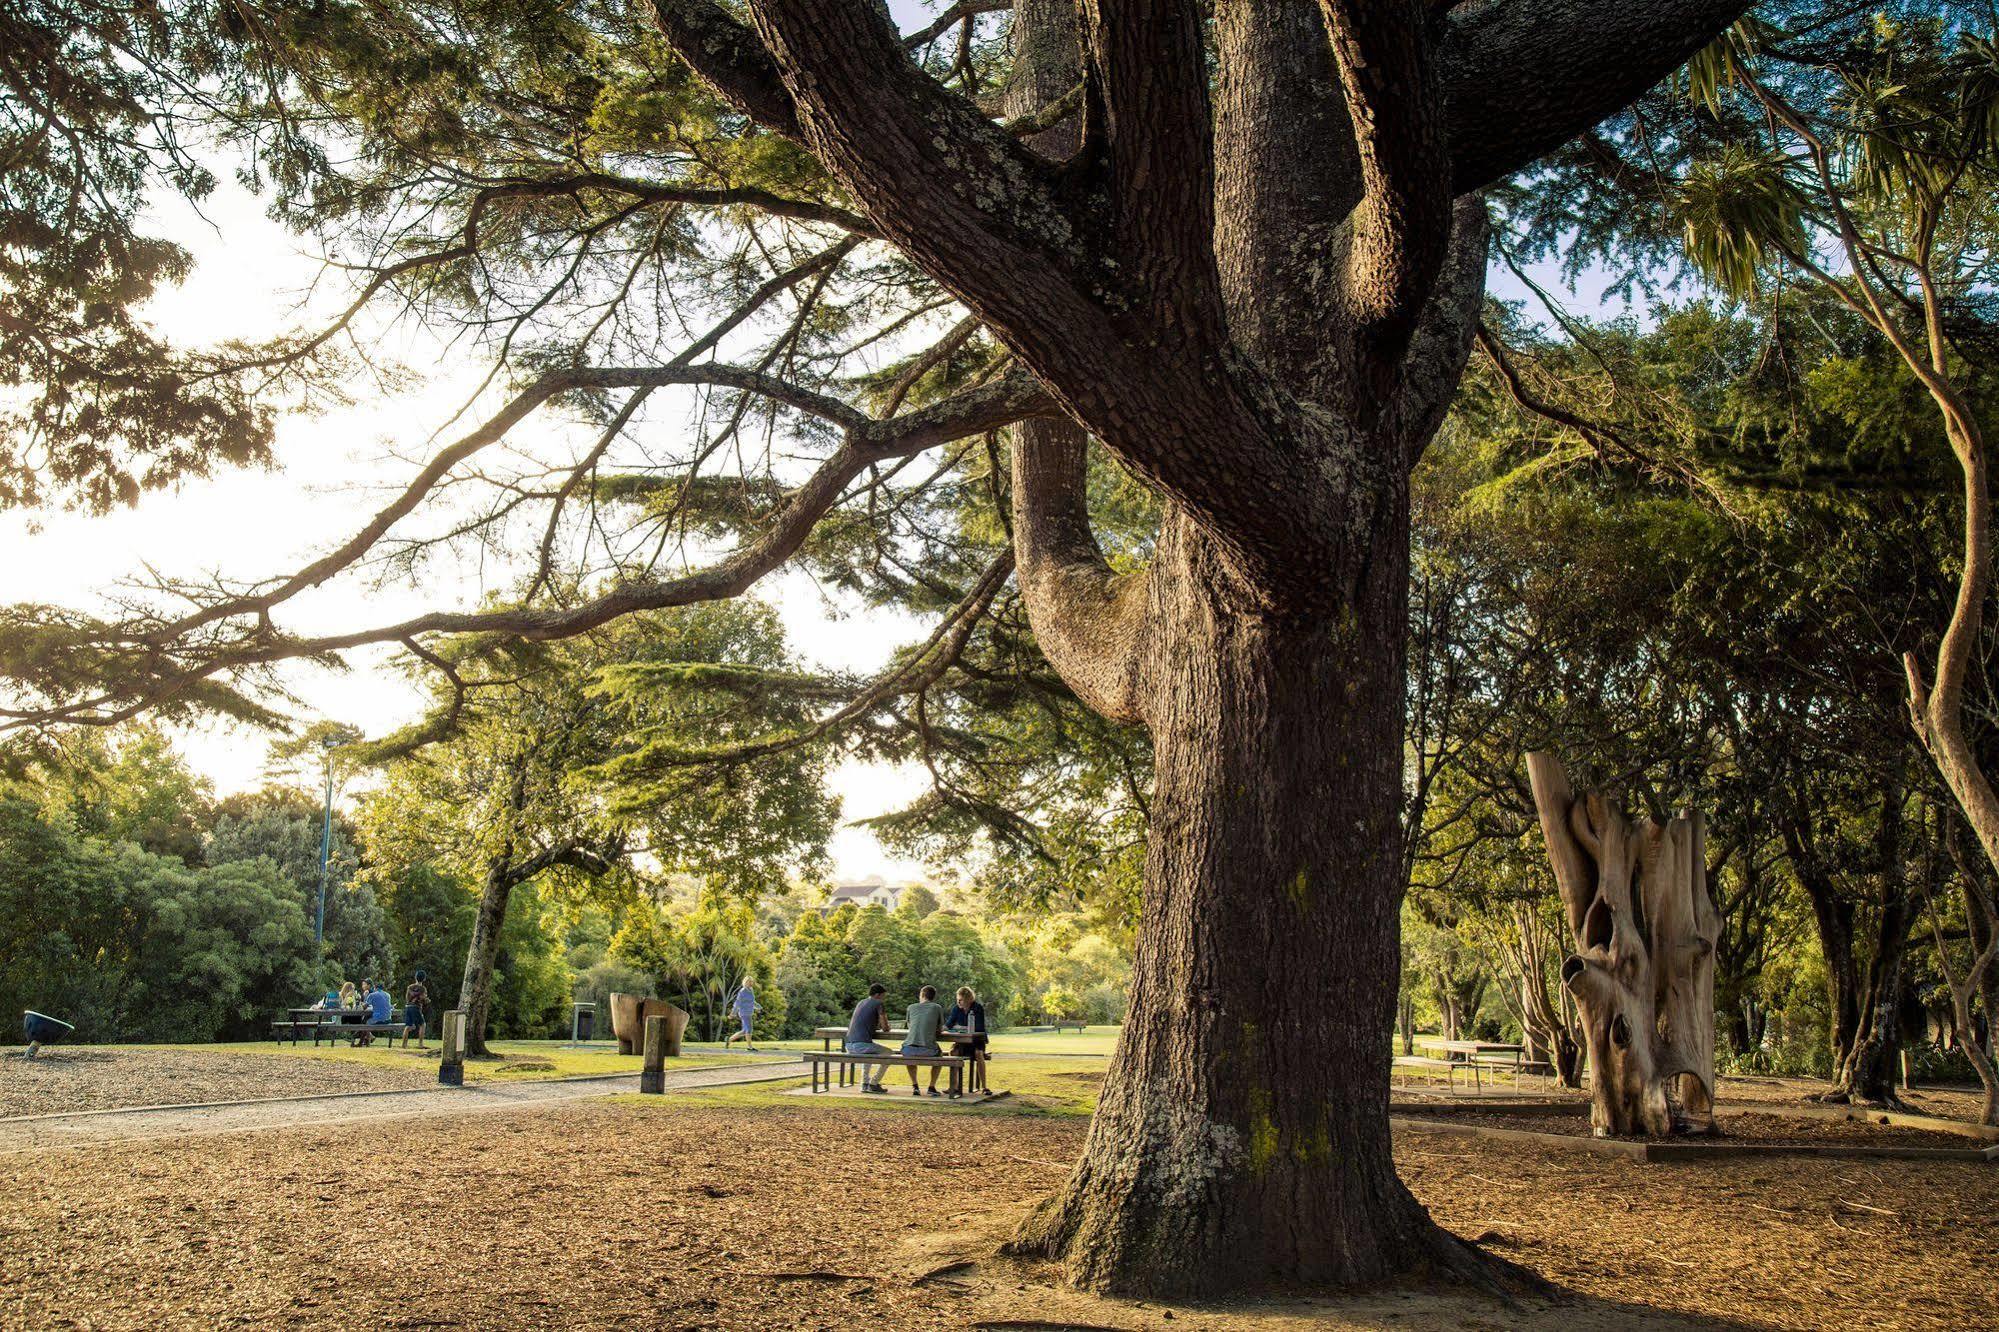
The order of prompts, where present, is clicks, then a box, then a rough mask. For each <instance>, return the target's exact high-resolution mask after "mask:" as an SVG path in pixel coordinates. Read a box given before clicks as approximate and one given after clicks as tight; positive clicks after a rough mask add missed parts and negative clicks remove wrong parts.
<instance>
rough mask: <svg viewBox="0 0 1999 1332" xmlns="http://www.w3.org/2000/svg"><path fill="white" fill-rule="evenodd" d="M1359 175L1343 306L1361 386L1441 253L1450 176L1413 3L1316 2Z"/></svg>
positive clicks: (1395, 355)
mask: <svg viewBox="0 0 1999 1332" xmlns="http://www.w3.org/2000/svg"><path fill="white" fill-rule="evenodd" d="M1321 6H1322V8H1323V9H1324V10H1325V15H1326V26H1327V28H1328V30H1329V31H1330V32H1331V33H1332V37H1333V54H1334V57H1335V61H1336V63H1337V64H1338V66H1339V71H1340V81H1341V84H1342V86H1343V87H1344V89H1345V91H1346V102H1347V115H1348V118H1349V119H1350V121H1351V122H1352V127H1353V137H1354V147H1355V149H1356V153H1357V158H1358V164H1359V171H1360V187H1361V194H1360V200H1359V202H1358V203H1357V204H1356V205H1355V212H1354V216H1353V238H1352V241H1351V244H1350V246H1349V249H1348V251H1347V260H1346V269H1347V273H1346V284H1345V287H1346V306H1347V309H1348V311H1349V312H1350V314H1351V316H1352V318H1353V321H1354V326H1355V327H1354V333H1355V336H1356V338H1357V339H1358V341H1359V347H1358V353H1359V368H1360V370H1361V371H1362V373H1363V376H1364V382H1370V383H1372V384H1373V385H1375V386H1377V387H1379V388H1383V389H1385V388H1389V387H1391V386H1392V384H1393V380H1394V372H1395V371H1396V369H1397V368H1398V367H1399V365H1400V363H1401V360H1402V354H1403V353H1404V352H1405V351H1406V350H1407V349H1408V346H1409V339H1410V338H1411V337H1413V336H1414V334H1415V331H1416V321H1417V319H1418V317H1419V316H1420V314H1421V312H1422V309H1423V306H1424V304H1425V302H1427V301H1428V299H1429V295H1430V287H1431V285H1432V283H1434V282H1435V280H1436V276H1437V272H1438V270H1439V269H1440V268H1441V267H1442V265H1443V262H1444V253H1445V250H1446V249H1447V247H1448V246H1449V244H1450V234H1451V188H1450V166H1449V159H1448V156H1447V151H1446V145H1445V139H1444V133H1445V125H1444V124H1443V122H1442V121H1441V119H1440V107H1439V101H1438V98H1437V93H1436V75H1435V73H1434V70H1433V67H1432V61H1431V54H1430V50H1429V38H1428V35H1427V32H1426V29H1427V27H1428V23H1427V21H1426V18H1425V15H1424V13H1423V11H1422V8H1421V6H1419V5H1418V4H1416V3H1414V2H1413V0H1404V2H1403V3H1401V4H1394V3H1384V2H1383V0H1321Z"/></svg>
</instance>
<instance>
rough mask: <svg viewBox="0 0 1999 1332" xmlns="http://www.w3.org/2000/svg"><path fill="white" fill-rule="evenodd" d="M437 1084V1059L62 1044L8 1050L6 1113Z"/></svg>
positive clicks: (1, 1094)
mask: <svg viewBox="0 0 1999 1332" xmlns="http://www.w3.org/2000/svg"><path fill="white" fill-rule="evenodd" d="M436 1085H437V1066H436V1065H435V1063H431V1064H428V1065H425V1064H417V1063H414V1062H412V1064H411V1066H410V1067H408V1068H397V1067H382V1066H376V1065H370V1064H358V1063H346V1062H343V1061H340V1060H334V1059H299V1058H293V1057H290V1056H287V1055H282V1054H277V1053H268V1054H266V1053H260V1052H257V1051H252V1050H246V1051H243V1052H240V1053H239V1052H236V1051H233V1050H176V1049H173V1048H172V1047H167V1048H162V1049H154V1048H140V1047H130V1048H125V1049H67V1050H66V1049H62V1048H61V1047H55V1048H53V1049H51V1050H49V1051H48V1052H47V1053H45V1054H43V1055H42V1056H41V1057H40V1058H37V1059H21V1058H17V1057H8V1058H0V1119H4V1118H10V1117H12V1116H15V1115H59V1114H71V1113H74V1112H76V1111H79V1110H109V1109H113V1108H115V1107H118V1106H141V1105H192V1104H196V1103H206V1102H211V1101H249V1100H257V1099H260V1098H263V1097H267V1096H324V1095H329V1094H331V1093H335V1092H356V1091H402V1090H406V1089H413V1088H421V1087H435V1086H436Z"/></svg>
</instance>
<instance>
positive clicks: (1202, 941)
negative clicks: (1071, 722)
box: [1020, 518, 1475, 1295]
mask: <svg viewBox="0 0 1999 1332" xmlns="http://www.w3.org/2000/svg"><path fill="white" fill-rule="evenodd" d="M1401 550H1402V547H1401V546H1399V545H1397V544H1391V543H1386V542H1384V543H1383V545H1382V557H1381V566H1382V567H1381V568H1379V569H1378V570H1377V571H1376V573H1375V576H1374V580H1373V584H1374V585H1373V586H1372V587H1371V589H1370V596H1369V597H1368V599H1367V603H1366V604H1365V605H1364V606H1362V607H1358V608H1357V611H1358V614H1357V615H1356V616H1355V617H1354V618H1353V619H1351V620H1349V621H1348V622H1347V623H1345V624H1341V625H1335V624H1329V623H1326V622H1324V621H1320V620H1298V621H1289V622H1287V621H1283V620H1280V619H1276V618H1274V617H1269V616H1265V615H1259V614H1257V613H1256V612H1255V611H1253V610H1250V609H1248V608H1245V607H1244V606H1242V605H1241V604H1240V600H1239V597H1238V595H1237V593H1236V591H1235V589H1233V588H1231V587H1230V586H1229V584H1228V578H1227V576H1226V575H1225V574H1223V573H1221V572H1220V571H1218V570H1217V568H1216V567H1215V565H1214V563H1213V562H1212V560H1211V559H1210V555H1209V552H1208V550H1207V548H1206V545H1205V543H1204V542H1203V541H1202V539H1201V538H1200V537H1199V536H1198V535H1197V534H1196V533H1194V532H1193V531H1192V530H1191V528H1190V526H1189V525H1188V524H1187V523H1186V522H1185V521H1183V520H1180V519H1178V518H1175V519H1174V520H1171V521H1170V522H1169V525H1168V532H1167V540H1166V543H1165V545H1164V547H1163V548H1162V550H1161V552H1160V556H1159V561H1158V564H1157V565H1156V567H1155V570H1154V580H1153V588H1154V596H1155V599H1156V600H1157V602H1158V609H1159V613H1160V614H1161V615H1162V616H1163V617H1164V621H1165V623H1166V624H1167V625H1169V626H1170V627H1169V628H1168V630H1167V632H1165V633H1163V634H1162V635H1161V636H1160V650H1159V653H1158V655H1157V656H1156V657H1155V658H1154V660H1153V662H1152V671H1153V672H1155V673H1156V677H1157V684H1158V689H1159V697H1160V703H1159V710H1158V712H1157V714H1156V717H1155V723H1154V727H1155V735H1156V737H1157V745H1158V759H1157V774H1158V775H1157V787H1156V790H1155V793H1154V796H1153V807H1152V824H1151V829H1152V831H1151V845H1150V848H1149V852H1148V859H1147V866H1146V888H1145V900H1144V909H1143V917H1142V920H1143V923H1142V925H1141V928H1140V933H1139V937H1138V944H1137V951H1136V955H1135V957H1134V959H1133V969H1132V986H1131V994H1132V1006H1131V1011H1130V1014H1129V1016H1128V1017H1127V1018H1126V1020H1125V1026H1124V1032H1123V1035H1122V1037H1121V1038H1120V1040H1119V1043H1118V1049H1117V1053H1116V1055H1115V1056H1114V1057H1113V1059H1112V1062H1111V1068H1110V1076H1109V1078H1108V1080H1107V1081H1106V1083H1105V1086H1104V1091H1103V1095H1102V1097H1101V1098H1100V1100H1099V1102H1098V1106H1097V1112H1096V1115H1095V1118H1094V1119H1093V1120H1092V1121H1091V1125H1090V1134H1089V1139H1088V1141H1087V1143H1086V1144H1085V1146H1084V1150H1083V1156H1082V1160H1081V1161H1080V1162H1079V1163H1078V1165H1077V1167H1076V1169H1075V1171H1074V1173H1073V1174H1072V1175H1071V1176H1070V1179H1069V1181H1068V1183H1067V1185H1066V1186H1065V1187H1064V1188H1063V1190H1062V1191H1061V1192H1060V1194H1058V1195H1057V1196H1056V1197H1055V1198H1053V1199H1051V1200H1050V1201H1049V1203H1048V1204H1047V1205H1045V1206H1044V1208H1043V1209H1042V1211H1041V1212H1040V1213H1039V1214H1038V1215H1037V1216H1036V1217H1035V1218H1034V1219H1033V1220H1032V1221H1031V1222H1030V1223H1029V1225H1028V1226H1027V1228H1026V1229H1025V1230H1024V1232H1023V1234H1022V1237H1021V1240H1020V1243H1021V1245H1022V1246H1024V1247H1025V1248H1027V1249H1029V1250H1031V1251H1036V1252H1041V1253H1050V1254H1061V1255H1065V1256H1066V1258H1067V1263H1068V1270H1069V1274H1070V1276H1071V1278H1072V1279H1073V1280H1075V1281H1077V1282H1078V1283H1080V1284H1082V1285H1085V1286H1088V1287H1091V1288H1094V1289H1099V1290H1105V1291H1125V1292H1146V1293H1149V1294H1154V1295H1163V1294H1194V1293H1201V1292H1206V1291H1212V1290H1216V1289H1221V1288H1226V1287H1234V1286H1244V1285H1266V1284H1273V1283H1277V1284H1320V1283H1350V1282H1362V1281H1372V1280H1377V1279H1380V1278H1382V1277H1386V1276H1388V1275H1390V1274H1394V1273H1403V1272H1408V1271H1410V1270H1412V1268H1417V1269H1420V1268H1422V1267H1424V1266H1426V1265H1427V1266H1430V1267H1432V1268H1444V1269H1451V1270H1457V1271H1469V1270H1472V1269H1473V1268H1474V1267H1475V1263H1474V1261H1473V1256H1472V1254H1471V1252H1470V1251H1469V1250H1467V1249H1466V1248H1465V1247H1464V1246H1463V1245H1462V1244H1461V1243H1460V1242H1459V1241H1457V1240H1456V1239H1454V1238H1452V1237H1450V1236H1449V1235H1447V1234H1445V1233H1444V1232H1442V1231H1440V1230H1439V1229H1438V1228H1437V1227H1435V1226H1434V1225H1432V1224H1431V1222H1430V1220H1429V1217H1428V1215H1427V1214H1426V1213H1425V1212H1424V1210H1423V1208H1422V1206H1421V1205H1420V1204H1418V1203H1417V1202H1416V1200H1415V1199H1414V1198H1413V1197H1412V1196H1411V1195H1410V1193H1409V1191H1408V1189H1406V1188H1405V1187H1404V1186H1403V1184H1402V1182H1401V1181H1400V1180H1399V1179H1397V1178H1396V1175H1395V1169H1394V1165H1393V1162H1392V1161H1391V1159H1390V1155H1389V1129H1388V1071H1389V1070H1388V1060H1387V1058H1386V1057H1385V1056H1386V1051H1385V1050H1384V1048H1383V1047H1384V1044H1385V1042H1386V1040H1387V1038H1388V1035H1389V1031H1390V1027H1391V1023H1392V1021H1393V1017H1394V1003H1395V994H1396V986H1395V975H1396V970H1397V961H1398V947H1399V934H1400V919H1399V908H1400V902H1401V897H1402V890H1403V885H1402V883H1401V875H1400V864H1401V848H1400V842H1399V838H1400V829H1399V821H1398V817H1397V802H1398V799H1399V796H1400V784H1399V782H1398V781H1397V771H1398V769H1397V764H1398V760H1399V756H1400V754H1401V729H1402V690H1403V683H1402V674H1401V664H1402V654H1401V652H1400V650H1399V648H1398V647H1397V645H1398V644H1400V642H1401V632H1400V628H1401V626H1400V622H1401V619H1402V616H1403V606H1402V575H1403V570H1402V568H1401V565H1402V563H1403V557H1402V556H1401V554H1400V551H1401Z"/></svg>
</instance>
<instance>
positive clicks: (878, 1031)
mask: <svg viewBox="0 0 1999 1332" xmlns="http://www.w3.org/2000/svg"><path fill="white" fill-rule="evenodd" d="M887 993H888V987H887V986H885V985H882V984H880V983H879V982H877V983H876V984H874V985H870V986H869V987H868V997H867V998H865V999H863V1000H861V1002H860V1003H858V1004H856V1005H855V1006H854V1020H853V1021H852V1022H849V1023H848V1024H847V1053H848V1054H850V1055H885V1054H887V1053H888V1052H889V1050H888V1047H887V1046H885V1045H882V1044H879V1043H878V1042H877V1041H876V1040H875V1037H877V1036H886V1035H887V1034H888V1009H887V1007H886V1006H885V1005H884V1004H883V1003H882V996H883V995H885V994H887ZM860 1068H861V1090H862V1091H864V1092H877V1093H880V1094H882V1095H887V1094H888V1088H886V1087H884V1086H882V1075H883V1074H885V1073H887V1072H888V1065H887V1064H862V1065H861V1066H860ZM871 1069H872V1070H873V1076H872V1077H870V1076H869V1070H871Z"/></svg>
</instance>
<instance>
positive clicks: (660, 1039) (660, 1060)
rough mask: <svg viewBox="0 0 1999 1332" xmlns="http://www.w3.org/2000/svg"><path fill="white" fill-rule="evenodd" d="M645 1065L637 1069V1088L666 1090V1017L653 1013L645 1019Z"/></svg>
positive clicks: (643, 1090) (654, 1090)
mask: <svg viewBox="0 0 1999 1332" xmlns="http://www.w3.org/2000/svg"><path fill="white" fill-rule="evenodd" d="M645 1061H646V1062H645V1067H644V1068H643V1069H641V1070H640V1071H639V1090H640V1091H642V1092H663V1091H665V1090H666V1019H665V1018H664V1017H662V1016H659V1015H654V1016H653V1017H649V1018H647V1019H646V1039H645Z"/></svg>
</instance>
